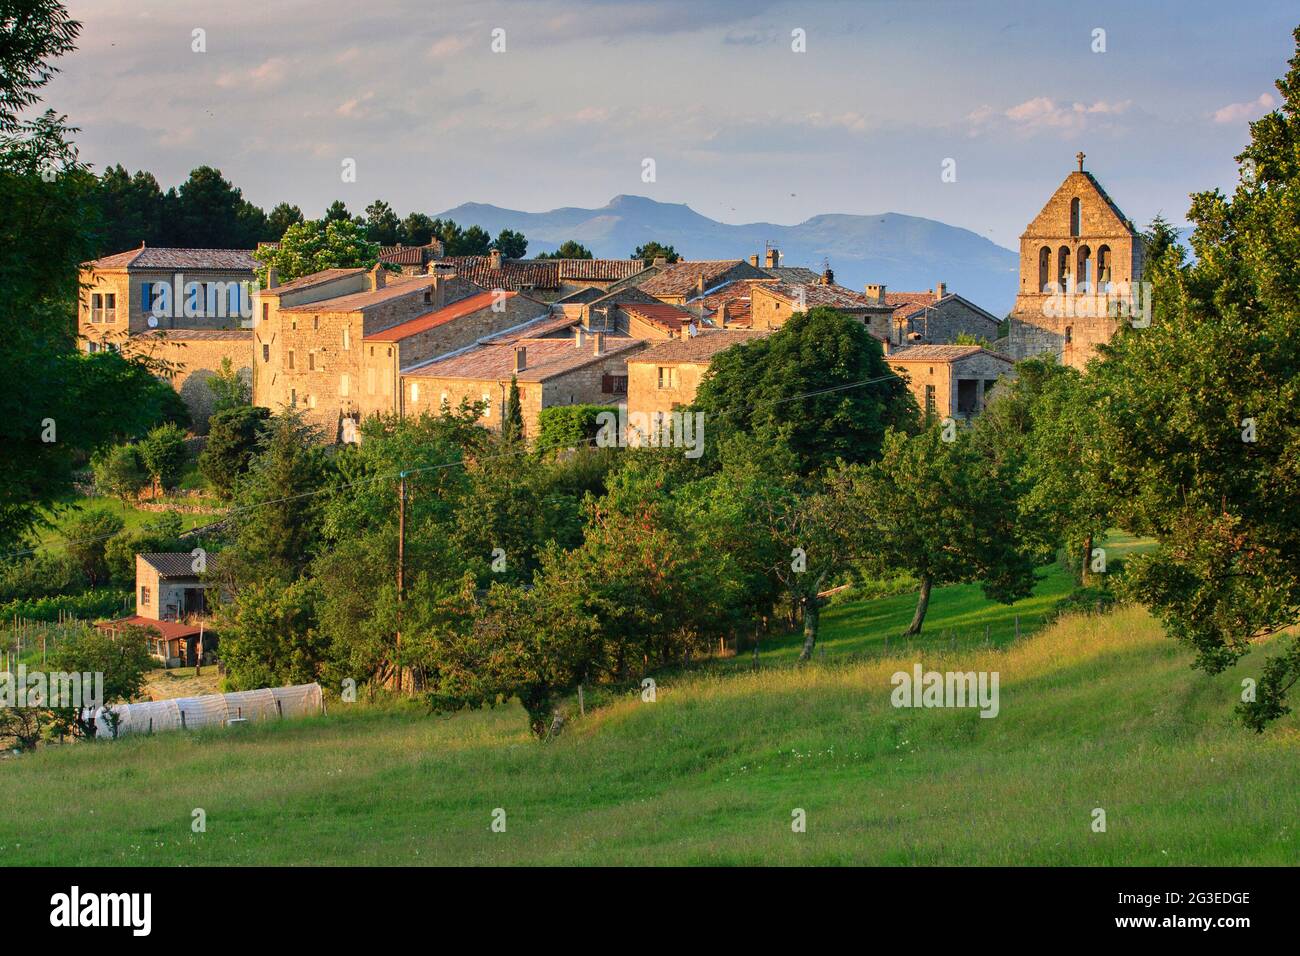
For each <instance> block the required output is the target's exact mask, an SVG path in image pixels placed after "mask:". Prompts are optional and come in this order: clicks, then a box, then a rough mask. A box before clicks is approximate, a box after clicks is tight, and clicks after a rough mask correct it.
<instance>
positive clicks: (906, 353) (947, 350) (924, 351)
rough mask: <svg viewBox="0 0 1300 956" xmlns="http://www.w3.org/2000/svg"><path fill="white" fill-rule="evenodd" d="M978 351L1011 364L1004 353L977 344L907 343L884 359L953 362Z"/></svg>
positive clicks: (892, 360)
mask: <svg viewBox="0 0 1300 956" xmlns="http://www.w3.org/2000/svg"><path fill="white" fill-rule="evenodd" d="M980 352H986V353H988V354H989V355H991V356H993V357H994V358H997V359H1001V360H1002V361H1004V362H1006V363H1007V364H1008V365H1011V364H1013V363H1012V361H1011V359H1009V358H1007V357H1006V356H1005V355H999V354H998V353H997V352H993V351H990V350H989V349H986V348H983V347H981V346H978V345H909V346H907V347H905V348H898V349H897V350H896V351H894V352H890V353H889V354H888V355H886V356H885V361H886V362H890V363H894V362H903V363H906V362H936V363H937V362H945V363H946V362H955V361H957V360H958V359H964V358H969V357H970V356H972V355H976V354H978V353H980Z"/></svg>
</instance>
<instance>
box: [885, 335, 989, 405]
mask: <svg viewBox="0 0 1300 956" xmlns="http://www.w3.org/2000/svg"><path fill="white" fill-rule="evenodd" d="M885 361H886V362H888V363H889V366H890V368H892V369H893V370H894V371H896V372H898V373H899V374H900V375H903V376H905V377H906V379H907V385H908V388H910V389H911V391H912V395H913V396H915V398H916V404H917V405H918V406H920V409H921V414H922V415H923V416H925V417H927V418H958V419H962V420H965V421H969V420H970V419H971V418H973V417H974V416H976V415H978V414H979V413H980V412H981V411H983V410H984V405H985V402H987V400H988V397H989V392H990V391H991V390H992V389H993V386H994V385H995V384H996V383H997V381H998V379H999V378H1001V377H1002V376H1004V375H1007V374H1008V373H1010V372H1011V369H1012V365H1013V363H1012V361H1011V360H1010V359H1009V358H1007V357H1006V356H1003V355H1000V354H998V353H997V352H991V351H989V350H988V349H985V348H981V347H980V346H978V345H913V346H910V347H908V348H902V349H898V350H897V351H891V352H890V353H889V354H888V355H887V356H886V357H885Z"/></svg>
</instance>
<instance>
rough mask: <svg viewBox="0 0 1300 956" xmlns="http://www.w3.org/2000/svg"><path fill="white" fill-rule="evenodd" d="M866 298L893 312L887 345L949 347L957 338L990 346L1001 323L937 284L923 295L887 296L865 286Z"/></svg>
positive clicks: (879, 288) (881, 289)
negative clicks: (972, 340) (981, 342)
mask: <svg viewBox="0 0 1300 956" xmlns="http://www.w3.org/2000/svg"><path fill="white" fill-rule="evenodd" d="M867 298H869V299H876V300H878V301H881V302H884V303H885V304H886V305H888V306H890V307H891V308H892V309H893V310H894V314H893V317H892V318H891V320H890V326H891V329H890V332H889V344H890V345H891V346H892V347H896V348H901V347H903V346H906V345H950V344H952V343H953V342H955V341H956V340H957V337H958V336H960V335H970V336H973V337H975V338H977V339H981V340H983V341H986V342H990V343H992V342H994V341H995V340H996V339H997V338H998V335H999V334H1000V332H1001V329H1002V320H1000V319H999V318H998V317H997V316H996V315H994V314H993V313H991V312H987V311H985V310H984V309H981V308H980V307H979V306H978V305H976V304H975V303H974V302H971V301H970V300H969V299H967V298H965V297H964V296H961V295H958V294H957V293H956V292H949V291H948V286H947V284H946V283H943V282H937V283H935V287H934V288H933V289H932V290H929V291H926V292H888V291H886V289H885V287H884V286H883V285H869V286H867Z"/></svg>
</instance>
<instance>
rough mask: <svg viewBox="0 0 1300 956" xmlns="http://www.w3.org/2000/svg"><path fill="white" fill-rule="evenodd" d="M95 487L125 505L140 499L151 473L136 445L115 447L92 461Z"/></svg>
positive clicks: (101, 453) (106, 450)
mask: <svg viewBox="0 0 1300 956" xmlns="http://www.w3.org/2000/svg"><path fill="white" fill-rule="evenodd" d="M91 462H92V467H93V469H94V473H95V485H96V486H97V487H98V488H99V489H100V490H102V491H105V492H107V493H108V494H110V495H113V496H114V497H115V498H118V499H120V500H121V501H122V502H123V503H124V504H125V503H126V502H129V501H131V500H132V499H133V498H138V497H139V496H140V492H141V491H143V490H144V488H145V486H146V485H148V484H149V471H148V469H147V468H145V466H144V461H143V459H142V458H141V457H140V449H139V447H138V446H137V445H135V444H122V445H114V446H113V447H111V448H108V449H105V450H104V451H102V452H100V453H99V454H97V455H96V456H95V457H94V458H93V459H91Z"/></svg>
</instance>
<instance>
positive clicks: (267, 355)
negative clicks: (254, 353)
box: [262, 345, 271, 362]
mask: <svg viewBox="0 0 1300 956" xmlns="http://www.w3.org/2000/svg"><path fill="white" fill-rule="evenodd" d="M262 361H263V362H269V361H271V346H269V345H263V346H262Z"/></svg>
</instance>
